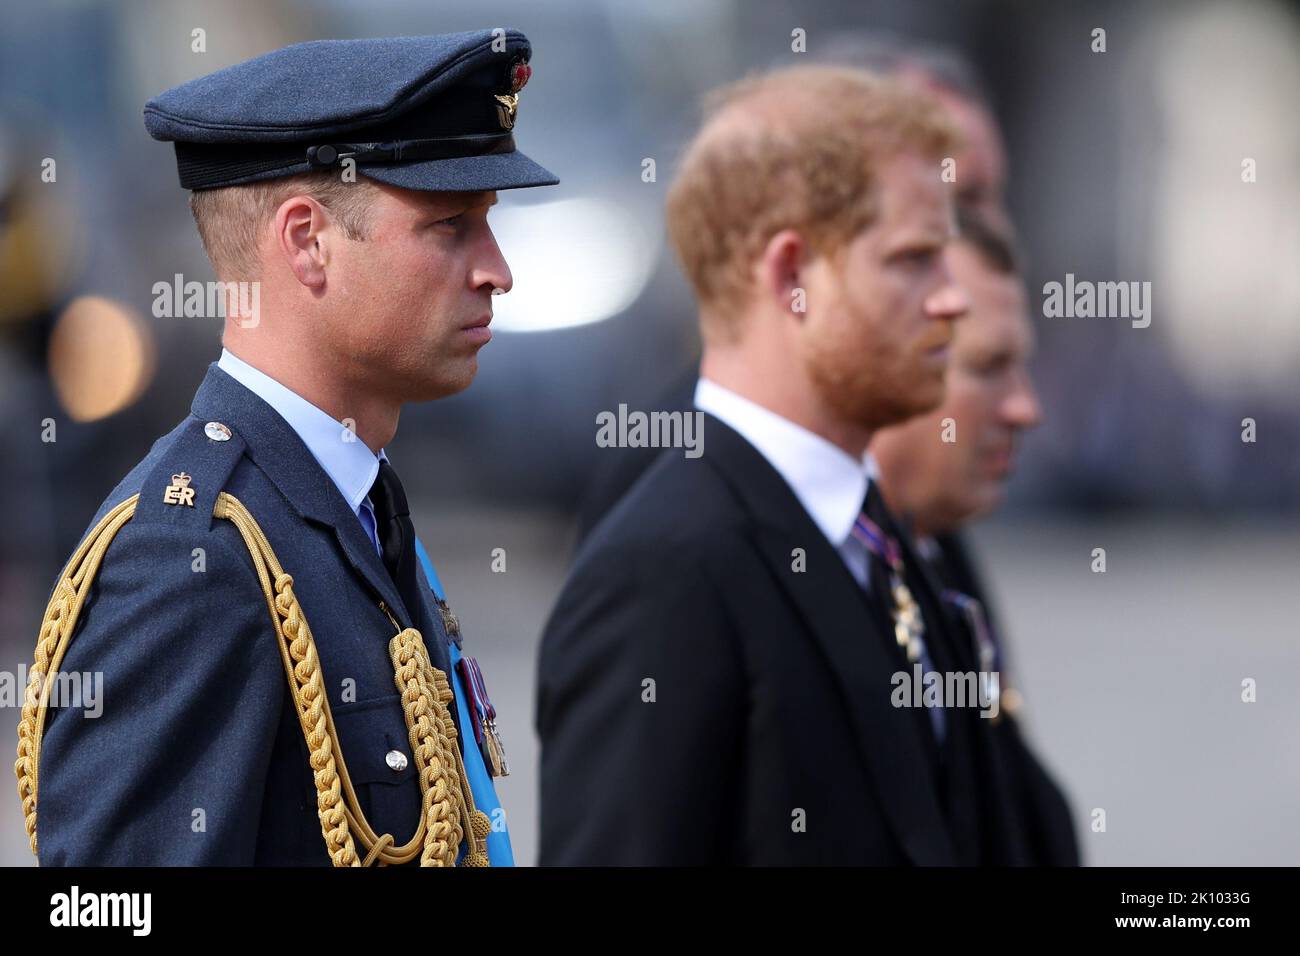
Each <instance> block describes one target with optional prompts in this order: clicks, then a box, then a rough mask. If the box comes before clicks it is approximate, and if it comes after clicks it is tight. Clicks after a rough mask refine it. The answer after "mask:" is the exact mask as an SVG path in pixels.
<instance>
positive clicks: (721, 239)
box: [667, 66, 958, 339]
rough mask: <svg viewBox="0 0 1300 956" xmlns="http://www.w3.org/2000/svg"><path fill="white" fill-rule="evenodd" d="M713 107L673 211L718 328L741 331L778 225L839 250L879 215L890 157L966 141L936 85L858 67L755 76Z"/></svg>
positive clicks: (705, 306) (681, 252)
mask: <svg viewBox="0 0 1300 956" xmlns="http://www.w3.org/2000/svg"><path fill="white" fill-rule="evenodd" d="M705 115H706V117H707V119H706V121H705V123H704V126H703V128H702V129H701V130H700V132H699V133H698V134H697V135H696V137H695V139H694V140H693V141H692V142H691V144H690V145H689V146H688V147H687V150H686V153H685V156H684V157H683V159H682V163H681V167H680V170H679V171H678V174H677V178H676V180H675V181H674V182H673V184H672V187H671V188H670V190H669V192H668V203H667V219H668V232H669V236H670V238H671V240H672V243H673V245H674V247H675V248H676V250H677V254H678V257H679V258H680V259H681V262H682V266H683V268H684V269H685V271H686V276H687V278H688V279H689V280H690V283H691V286H692V287H693V288H694V290H695V295H696V298H697V299H698V301H699V303H700V306H701V311H702V313H703V315H704V316H705V317H706V319H705V327H704V328H703V330H702V331H703V332H704V334H705V337H706V339H707V338H711V337H716V336H721V337H723V338H734V336H735V334H736V332H737V328H736V322H735V320H734V317H735V314H736V313H737V312H738V311H739V307H740V306H741V305H742V304H743V303H744V301H745V300H746V299H747V297H748V295H749V293H750V270H751V269H752V267H753V263H754V261H755V260H756V259H757V258H758V256H759V255H760V254H761V252H762V250H763V247H764V246H765V245H766V244H767V242H768V240H769V239H771V237H772V236H773V235H775V234H776V233H777V232H780V231H781V230H782V229H795V230H798V232H799V233H800V234H801V235H802V236H803V237H804V238H805V239H806V240H807V241H808V242H809V243H810V245H811V246H812V247H813V249H814V250H815V251H816V252H818V253H822V254H828V255H833V254H834V253H835V252H837V251H838V250H839V249H841V248H842V247H843V246H844V245H846V244H847V243H848V242H849V241H850V240H851V239H852V237H853V236H855V235H857V234H858V233H859V232H861V231H862V230H863V229H865V228H867V227H868V226H869V225H871V223H872V222H873V221H874V219H875V216H876V214H877V196H876V188H875V181H876V177H877V170H878V169H879V167H880V165H881V163H882V162H884V161H885V160H888V159H890V158H892V157H893V156H896V155H898V154H900V153H904V152H917V153H920V154H921V155H924V156H926V157H927V158H930V157H932V158H934V159H936V160H937V159H939V158H941V157H943V156H946V155H951V154H952V153H953V152H955V151H956V147H957V145H958V134H957V131H956V129H955V127H954V126H953V125H952V124H951V122H950V121H949V119H948V118H947V115H946V113H945V112H944V110H943V108H942V107H941V106H940V105H939V104H938V103H937V102H936V101H935V100H934V99H933V98H932V97H931V96H929V95H928V94H926V93H923V92H920V91H918V90H916V89H914V88H910V87H908V86H905V85H903V84H902V83H900V82H898V81H897V80H892V79H885V78H882V77H878V76H876V75H874V74H871V73H868V72H866V71H864V70H859V69H855V68H850V67H835V66H800V67H790V68H786V69H781V70H777V71H774V72H770V73H765V74H761V75H757V76H753V77H749V78H747V79H744V80H741V81H739V82H737V83H734V84H731V85H730V86H726V87H723V88H721V89H719V90H716V91H714V92H713V93H712V94H710V95H709V97H708V98H707V100H706V101H705ZM935 175H936V176H938V175H939V169H938V167H937V166H936V168H935ZM715 321H716V322H719V323H721V327H718V328H711V327H710V325H711V322H715Z"/></svg>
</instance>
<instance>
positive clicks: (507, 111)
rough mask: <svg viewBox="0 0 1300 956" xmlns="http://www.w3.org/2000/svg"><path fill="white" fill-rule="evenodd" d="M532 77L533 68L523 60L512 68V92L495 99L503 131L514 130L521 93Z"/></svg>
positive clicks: (499, 94)
mask: <svg viewBox="0 0 1300 956" xmlns="http://www.w3.org/2000/svg"><path fill="white" fill-rule="evenodd" d="M532 75H533V68H532V67H531V66H529V65H528V64H527V63H525V62H523V61H522V60H519V61H516V62H515V64H514V65H513V66H511V67H510V92H509V93H498V94H497V95H496V97H495V99H496V101H497V119H498V120H499V121H500V122H501V128H502V129H514V126H515V114H516V113H517V112H518V111H519V91H520V90H522V89H523V88H524V87H525V86H527V85H528V79H529V77H531V76H532Z"/></svg>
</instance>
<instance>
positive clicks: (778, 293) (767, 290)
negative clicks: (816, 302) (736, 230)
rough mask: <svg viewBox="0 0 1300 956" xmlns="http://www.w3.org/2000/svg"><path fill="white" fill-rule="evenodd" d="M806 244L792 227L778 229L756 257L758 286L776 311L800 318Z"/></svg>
mask: <svg viewBox="0 0 1300 956" xmlns="http://www.w3.org/2000/svg"><path fill="white" fill-rule="evenodd" d="M807 255H808V244H807V243H806V242H805V241H804V238H803V236H801V235H799V233H798V232H796V231H795V230H793V229H782V230H781V231H780V232H778V233H776V234H775V235H774V236H772V238H771V239H769V240H768V241H767V245H765V246H764V247H763V254H762V256H760V257H759V260H758V265H757V269H758V275H757V279H758V288H759V289H760V290H761V292H762V295H763V297H764V298H766V299H767V301H768V302H769V303H770V304H771V305H772V306H774V307H775V308H776V309H777V310H778V311H781V312H789V313H793V314H794V315H795V316H796V317H797V318H799V319H800V320H801V321H802V316H803V312H804V311H805V310H804V300H805V299H806V298H807V289H806V287H805V285H804V272H805V270H806V268H807V264H808V263H807Z"/></svg>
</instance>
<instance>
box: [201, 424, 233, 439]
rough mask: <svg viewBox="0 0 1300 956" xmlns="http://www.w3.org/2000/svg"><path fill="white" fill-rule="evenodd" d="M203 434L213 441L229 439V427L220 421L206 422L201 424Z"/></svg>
mask: <svg viewBox="0 0 1300 956" xmlns="http://www.w3.org/2000/svg"><path fill="white" fill-rule="evenodd" d="M203 434H205V435H207V436H208V437H209V438H211V439H212V440H213V441H230V429H229V428H227V427H226V426H225V425H223V424H221V422H208V423H207V424H206V425H204V426H203Z"/></svg>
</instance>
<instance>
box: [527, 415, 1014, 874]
mask: <svg viewBox="0 0 1300 956" xmlns="http://www.w3.org/2000/svg"><path fill="white" fill-rule="evenodd" d="M704 436H705V437H704V452H703V455H702V456H701V457H700V458H698V459H687V458H685V457H684V455H683V453H682V452H681V451H680V450H669V451H666V452H664V453H663V454H662V456H661V457H660V458H659V459H658V460H657V462H656V463H655V465H654V466H653V467H652V468H651V470H650V471H649V472H648V473H646V474H645V475H644V476H643V478H642V479H641V480H640V481H638V482H637V484H636V485H635V486H634V487H633V489H632V490H631V491H630V493H629V494H628V495H627V497H626V498H624V499H623V500H622V501H621V502H620V503H619V504H618V505H617V506H616V507H615V508H614V510H613V511H612V512H610V514H609V515H608V516H607V518H606V519H605V520H603V521H602V522H601V523H600V524H599V525H598V526H597V527H596V528H595V529H594V531H593V532H592V533H591V535H590V536H589V537H588V539H587V540H586V542H585V544H584V545H583V547H582V548H581V550H580V552H579V554H578V557H577V559H576V564H575V567H574V570H573V573H572V576H571V578H570V580H569V582H568V584H567V585H566V587H565V589H564V591H563V593H562V595H561V597H560V600H559V603H558V605H557V606H556V609H555V611H554V613H553V614H552V617H551V619H550V621H549V623H548V625H547V628H546V632H545V634H544V637H543V642H542V651H541V661H540V666H539V692H538V711H537V727H538V731H539V734H540V737H541V742H542V755H541V852H540V859H541V863H542V864H543V865H550V864H719V863H721V864H727V863H738V864H908V863H911V864H934V865H943V864H960V863H967V864H973V863H983V862H1028V861H1027V860H1025V859H1024V858H1023V854H1022V853H1021V851H1019V850H1016V849H1015V846H1018V845H1019V844H1018V843H1017V842H1016V841H1014V840H1010V841H1009V840H1008V838H1007V834H1008V833H1014V830H1015V823H1016V821H1015V819H1014V810H1013V809H1012V807H1013V804H1012V803H1011V801H1009V800H1008V799H1007V798H1006V796H1005V794H1004V793H1003V792H1002V789H1001V787H1002V782H1003V781H1002V778H1001V776H999V775H998V774H997V773H996V771H995V764H994V763H993V761H992V760H991V759H990V755H989V753H988V749H987V746H988V735H987V733H984V732H983V731H986V730H987V728H986V727H983V726H981V722H980V718H979V717H978V715H977V713H976V712H975V711H974V710H967V711H955V710H950V711H948V712H947V714H948V725H949V736H948V740H947V742H946V744H945V745H944V746H943V747H942V748H941V747H939V746H938V745H937V744H936V743H935V741H934V740H933V738H932V737H930V736H928V735H929V733H930V732H929V730H928V727H929V724H928V719H927V717H926V715H925V713H924V712H923V711H920V710H911V709H905V708H897V707H894V706H893V705H892V703H891V692H892V690H893V685H892V684H891V677H892V675H893V674H894V673H895V672H897V671H900V670H909V671H910V668H909V667H908V665H907V664H906V662H905V660H904V659H903V657H902V655H901V652H900V651H899V649H898V648H897V647H896V645H895V644H894V640H893V634H892V630H890V629H888V625H887V617H886V616H885V613H886V612H884V611H883V609H880V608H878V607H875V606H873V605H872V603H871V602H870V601H869V599H868V598H867V595H866V594H865V592H864V591H863V589H862V588H861V587H860V586H859V585H858V583H857V582H856V581H855V580H854V579H853V577H852V575H851V574H850V572H849V571H848V569H847V567H846V566H845V564H844V561H843V559H842V558H841V556H840V555H839V553H838V552H837V551H836V550H835V549H834V548H833V547H832V546H831V545H830V543H829V542H828V541H827V540H826V538H825V537H824V535H822V533H821V531H820V530H819V529H818V528H817V526H816V525H815V524H814V523H813V521H812V519H811V518H810V517H809V516H808V515H807V513H806V512H805V511H804V510H803V508H802V506H801V505H800V504H799V502H798V500H797V499H796V498H795V496H794V494H793V492H792V491H791V490H790V488H789V487H788V486H787V485H786V484H785V482H784V480H783V479H782V478H781V476H780V475H779V474H778V473H777V472H776V471H775V470H774V469H773V468H772V467H771V466H770V465H769V464H768V463H767V461H766V460H765V459H764V458H763V457H762V455H761V454H759V452H758V451H756V450H755V449H754V448H753V447H752V446H750V445H749V444H748V442H746V441H745V440H744V439H743V438H742V437H741V436H740V435H738V434H737V433H736V432H734V431H733V430H732V429H730V428H728V427H727V426H726V425H724V424H723V423H722V422H720V421H719V420H717V419H715V418H713V417H712V416H706V418H705V427H704ZM800 554H802V555H803V558H804V561H805V562H806V564H805V565H804V566H803V569H802V570H797V568H799V567H800V565H799V563H798V556H799V555H800ZM907 557H908V559H909V566H911V567H915V568H917V576H916V579H915V580H913V581H910V582H909V583H911V584H912V585H913V587H914V588H915V589H916V590H917V592H918V599H919V600H921V601H922V603H923V604H924V605H925V606H926V607H927V618H928V617H929V616H930V615H932V614H942V611H939V610H936V608H938V607H940V606H941V605H940V602H939V600H938V597H937V593H938V590H937V587H935V586H934V583H933V582H932V581H931V580H930V579H929V578H928V577H927V576H926V575H925V574H924V572H923V569H922V566H921V563H920V562H919V561H918V560H917V559H916V556H915V555H914V554H913V553H911V552H910V551H909V552H908V555H907ZM928 623H929V622H928ZM935 623H936V625H937V624H938V622H935ZM950 626H952V622H951V621H947V620H945V621H944V622H943V623H942V629H944V630H942V631H941V629H940V627H938V626H936V627H935V628H933V629H932V633H931V634H930V636H929V641H930V646H931V652H932V654H934V655H935V657H936V666H938V667H940V668H942V667H945V666H947V667H957V668H962V667H968V666H969V667H973V663H970V662H969V660H968V655H967V654H966V652H965V651H964V650H963V646H962V642H960V641H956V640H953V639H950V638H949V637H945V636H942V635H943V634H944V633H947V632H946V629H947V628H949V627H950Z"/></svg>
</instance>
